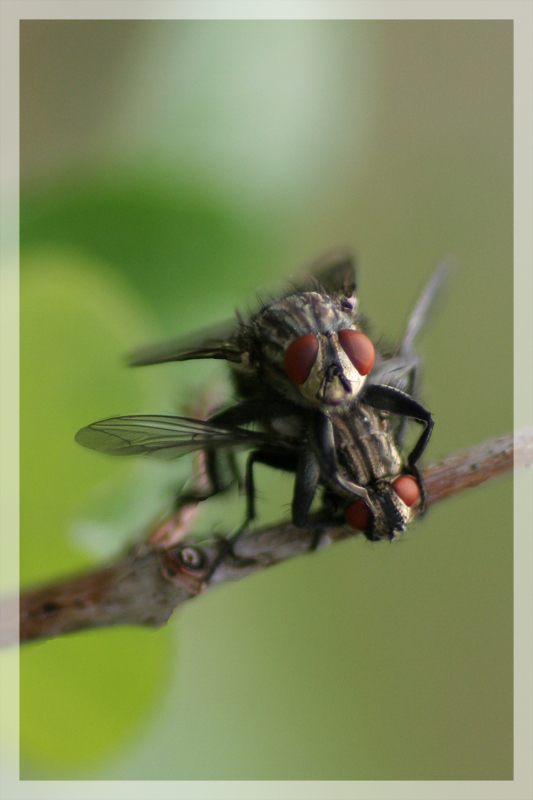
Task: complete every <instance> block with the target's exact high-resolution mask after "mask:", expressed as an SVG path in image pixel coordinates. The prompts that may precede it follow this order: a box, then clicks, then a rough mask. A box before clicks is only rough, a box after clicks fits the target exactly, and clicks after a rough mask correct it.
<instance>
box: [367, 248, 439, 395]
mask: <svg viewBox="0 0 533 800" xmlns="http://www.w3.org/2000/svg"><path fill="white" fill-rule="evenodd" d="M450 269H451V268H450V264H449V263H448V262H442V263H441V264H440V265H439V266H438V267H437V269H436V270H435V272H434V273H433V275H432V277H431V278H430V280H429V281H428V283H427V284H426V286H425V288H424V291H423V292H422V294H421V295H420V298H419V300H418V302H417V304H416V306H415V309H414V311H413V313H412V314H411V317H410V318H409V322H408V323H407V330H406V333H405V336H404V339H403V342H402V344H401V346H400V349H399V351H398V353H397V354H396V355H395V356H393V357H392V358H387V359H379V358H376V363H375V365H374V368H373V370H372V372H371V374H370V377H369V379H368V384H391V385H393V386H395V387H396V388H398V389H402V391H405V392H408V393H412V392H413V391H414V390H415V385H416V378H417V374H418V370H419V366H420V357H419V355H418V354H417V353H416V352H415V350H414V347H415V346H416V343H417V341H418V338H419V336H420V334H421V332H422V331H423V329H424V328H425V326H426V324H427V322H428V319H429V317H430V316H431V314H432V312H433V311H434V309H435V306H436V304H437V301H438V299H439V297H440V295H441V293H442V290H443V288H444V286H445V284H446V282H447V281H448V279H449V276H450Z"/></svg>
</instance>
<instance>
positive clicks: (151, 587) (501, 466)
mask: <svg viewBox="0 0 533 800" xmlns="http://www.w3.org/2000/svg"><path fill="white" fill-rule="evenodd" d="M513 460H514V461H515V462H516V463H517V465H523V466H526V465H531V464H532V463H533V429H527V430H525V431H523V432H522V433H521V434H518V435H517V436H516V437H515V439H514V445H513V436H512V434H509V435H507V436H503V437H501V438H499V439H492V440H489V441H487V442H485V443H483V444H481V445H477V446H476V447H473V448H471V449H469V450H464V451H462V452H460V453H457V454H455V455H453V456H450V457H449V458H447V459H446V460H445V461H442V462H438V463H434V464H431V465H429V466H428V467H427V469H426V470H425V471H424V472H423V476H424V480H425V484H426V490H427V496H428V505H429V504H433V503H436V502H437V501H439V500H442V499H444V498H445V497H448V496H450V495H451V494H455V492H458V491H461V490H463V489H465V488H467V487H472V486H477V485H478V484H480V483H483V482H484V481H486V480H488V479H489V478H494V477H496V476H499V475H502V474H504V473H505V472H508V471H509V470H510V469H511V468H512V466H513ZM189 516H190V515H189V514H184V513H183V509H182V510H181V511H180V512H179V513H177V514H175V515H173V516H172V517H170V518H169V519H168V520H167V521H166V522H165V523H164V525H163V526H161V527H159V528H158V529H156V530H155V531H153V532H152V534H151V536H150V538H149V540H148V541H147V542H145V543H142V544H138V545H136V546H135V547H134V548H133V549H132V550H131V552H130V553H129V554H128V555H126V556H124V557H122V558H121V559H120V560H119V561H117V562H116V563H114V564H111V565H110V566H107V567H104V568H99V569H96V570H94V571H93V572H88V573H84V574H82V575H80V576H78V577H75V578H70V579H68V580H65V581H61V582H59V583H56V584H53V585H50V586H46V587H44V588H40V589H33V590H29V591H26V592H23V593H22V595H21V597H20V641H21V642H28V641H31V640H34V639H44V638H49V637H52V636H60V635H62V634H64V633H69V632H71V631H78V630H83V629H87V628H101V627H107V626H111V625H153V626H160V625H164V624H165V623H166V622H167V620H168V619H169V617H170V615H171V614H172V612H173V611H174V609H175V608H177V607H178V606H179V605H181V604H182V603H183V602H185V600H189V599H190V598H192V597H194V596H195V595H197V594H199V593H200V592H202V591H204V590H206V589H207V588H209V587H211V586H214V585H216V584H219V583H224V582H226V581H233V580H239V579H240V578H243V577H245V576H246V575H249V574H251V573H252V572H256V571H257V570H259V569H263V568H265V567H268V566H271V565H273V564H277V563H279V562H281V561H284V560H285V559H287V558H292V557H293V556H297V555H301V554H303V553H306V552H309V551H310V550H311V549H312V548H313V544H314V542H315V541H316V535H317V530H316V529H314V530H305V529H300V528H296V527H294V525H291V524H288V523H283V524H279V525H275V526H273V527H268V528H262V529H259V530H257V531H254V532H252V533H250V534H248V535H246V536H244V535H243V536H242V537H241V538H240V539H239V541H238V542H237V544H236V546H235V550H234V552H230V551H227V548H225V546H224V541H223V540H219V539H214V540H211V541H208V542H205V543H202V544H201V545H199V544H198V543H196V542H190V543H185V542H184V541H183V536H184V534H185V532H186V528H187V522H186V521H187V520H188V518H189ZM184 520H185V522H184ZM320 533H321V537H320V539H319V547H320V548H322V547H327V546H329V545H330V544H333V543H334V542H336V541H340V540H342V539H346V538H348V537H351V536H353V535H354V531H353V530H352V529H349V528H347V527H345V526H340V525H338V524H337V525H331V524H323V525H321V528H320ZM16 612H17V605H16V600H15V599H14V598H12V599H8V598H6V599H5V600H4V601H3V602H2V604H1V625H0V645H6V644H12V643H15V642H16V641H17V631H16V624H17V616H18V615H17V613H16Z"/></svg>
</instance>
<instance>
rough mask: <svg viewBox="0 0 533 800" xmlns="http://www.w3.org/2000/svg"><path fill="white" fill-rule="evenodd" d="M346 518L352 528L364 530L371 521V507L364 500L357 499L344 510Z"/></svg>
mask: <svg viewBox="0 0 533 800" xmlns="http://www.w3.org/2000/svg"><path fill="white" fill-rule="evenodd" d="M344 519H345V520H346V522H347V523H348V525H349V526H350V527H351V528H355V529H356V530H358V531H364V530H366V527H367V525H368V523H369V521H370V509H369V507H368V506H367V504H366V503H365V501H364V500H356V501H355V503H352V504H351V505H350V506H348V508H347V509H346V511H345V512H344Z"/></svg>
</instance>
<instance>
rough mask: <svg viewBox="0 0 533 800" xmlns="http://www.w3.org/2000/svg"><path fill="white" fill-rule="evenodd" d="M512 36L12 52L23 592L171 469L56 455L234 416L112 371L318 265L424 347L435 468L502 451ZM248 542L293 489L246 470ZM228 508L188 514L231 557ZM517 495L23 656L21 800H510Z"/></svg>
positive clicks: (42, 30) (71, 40) (64, 570)
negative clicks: (231, 798)
mask: <svg viewBox="0 0 533 800" xmlns="http://www.w3.org/2000/svg"><path fill="white" fill-rule="evenodd" d="M512 59H513V53H512V22H508V21H398V22H394V21H382V22H367V21H365V22H359V21H353V22H351V21H350V22H344V21H341V22H329V21H320V22H314V21H303V22H300V21H294V22H293V21H287V22H285V21H284V22H239V21H236V22H232V21H205V22H181V21H164V22H150V21H140V22H128V21H24V22H22V23H21V178H22V184H21V581H22V583H23V585H29V584H32V583H38V582H42V581H46V580H49V579H52V578H56V577H58V576H60V575H63V574H69V573H72V572H74V571H76V570H79V569H82V568H85V567H87V566H89V565H91V564H96V563H99V562H101V561H102V560H103V559H105V558H108V557H111V556H112V555H113V554H114V553H117V552H119V551H120V550H121V548H122V547H123V546H124V545H125V543H127V542H128V541H131V540H133V539H135V538H137V537H139V536H141V535H142V534H143V531H144V530H145V528H146V526H147V525H148V524H149V523H150V521H151V520H153V519H154V518H155V517H157V515H158V514H159V513H161V512H163V511H164V510H165V509H166V508H167V507H168V504H169V503H170V501H171V498H172V492H173V490H174V489H175V487H176V485H178V484H179V482H180V481H182V480H184V479H185V478H186V476H187V473H188V470H189V469H190V462H186V461H184V462H183V463H176V464H170V465H165V466H161V465H159V464H156V463H150V462H144V461H140V462H139V461H134V460H132V461H131V462H129V461H122V460H120V459H117V460H113V459H110V458H106V457H105V456H101V455H99V454H95V453H92V452H89V451H87V450H82V448H79V447H78V446H77V445H75V443H74V440H73V437H74V434H75V432H76V431H77V430H78V429H79V428H80V427H82V426H83V425H86V424H88V423H89V422H92V421H94V420H96V419H99V418H102V417H107V416H113V415H115V414H133V413H143V412H151V413H172V412H173V411H175V410H182V409H183V407H184V404H186V403H187V402H189V401H190V399H191V397H193V396H194V391H195V387H200V388H201V387H205V386H212V385H215V386H216V387H220V388H217V390H216V391H217V392H218V391H219V392H220V396H221V397H226V398H227V397H229V396H230V395H229V388H228V386H227V384H226V383H225V371H224V369H223V366H221V365H217V364H213V363H205V364H182V365H179V364H176V365H163V366H161V367H154V368H152V369H146V370H138V371H135V370H128V369H127V368H126V367H125V366H124V361H123V356H124V353H126V352H127V351H128V350H130V349H132V348H133V347H135V346H137V345H139V344H144V343H146V342H149V341H152V340H154V339H157V338H160V337H166V336H172V335H178V334H180V333H185V332H188V331H190V330H191V329H195V328H198V327H200V326H203V325H206V324H209V323H211V322H215V321H217V320H219V319H223V318H226V317H227V316H230V315H231V314H232V312H233V310H234V308H235V307H236V306H238V307H240V308H246V306H247V303H248V302H249V301H250V300H251V299H252V298H253V292H254V290H255V289H256V288H258V287H265V286H266V287H272V286H273V285H275V284H276V283H277V282H278V281H279V280H280V279H281V278H283V277H285V276H287V275H290V274H296V273H297V272H298V271H299V270H300V269H301V268H302V267H303V266H304V265H305V264H306V263H308V262H309V261H310V260H312V259H313V258H314V257H316V256H318V255H320V254H321V253H322V252H323V251H325V250H327V249H330V248H332V247H334V246H337V245H349V246H352V247H353V248H354V249H355V250H356V252H357V254H358V259H359V297H360V304H361V309H362V310H363V311H364V312H365V314H367V315H368V316H369V317H370V319H371V320H372V322H373V323H374V329H375V331H376V335H377V336H380V335H383V336H384V337H385V338H386V339H388V340H393V341H394V340H397V339H398V337H399V335H400V334H401V332H402V329H403V325H404V323H405V320H406V318H407V316H408V313H409V311H410V309H411V308H412V305H413V302H414V301H415V299H416V297H417V295H418V292H419V291H420V290H421V288H422V287H423V286H424V284H425V282H426V280H427V279H428V277H429V276H430V274H431V273H432V271H433V269H434V268H435V266H436V264H437V262H438V261H439V259H441V258H442V257H443V256H446V255H450V254H451V255H453V256H455V257H456V258H457V259H458V267H457V268H456V270H455V273H454V277H453V281H452V283H451V286H450V290H449V292H448V294H447V296H446V298H445V302H443V304H442V307H441V310H440V313H439V315H438V316H436V317H435V319H434V320H433V321H432V324H431V326H430V328H429V330H428V335H427V337H426V339H425V340H424V347H423V350H424V355H425V358H426V361H425V379H426V388H425V391H424V396H423V400H424V401H425V403H426V405H427V406H428V407H429V408H430V410H431V411H432V412H433V413H434V417H435V423H436V424H435V432H434V435H433V438H432V441H431V444H430V447H429V449H428V452H427V456H426V458H427V460H433V459H436V458H439V457H443V456H446V455H447V454H449V453H452V452H454V451H455V450H457V449H459V448H463V447H467V446H469V445H472V444H475V443H477V442H481V441H483V440H484V439H486V438H489V437H492V436H495V435H499V434H503V433H505V432H508V431H509V430H511V429H512V422H513V419H512V275H513V270H512V266H513V263H512V253H513V251H512V242H513V240H512V188H513V187H512V164H513V154H512V78H513V72H512V66H513V60H512ZM257 479H258V485H259V488H260V490H261V497H262V499H261V502H260V505H259V512H260V522H261V523H264V522H267V521H270V520H275V519H278V518H280V517H283V516H287V514H288V507H287V504H288V503H289V501H290V497H291V490H292V486H291V483H292V482H291V480H290V479H289V478H288V477H287V476H286V475H280V474H277V473H272V472H271V471H269V470H267V469H263V470H261V469H260V470H259V471H258V476H257ZM241 513H242V498H240V499H239V498H235V497H228V498H224V499H222V500H218V499H217V500H216V501H213V502H212V503H210V504H209V507H206V508H205V509H204V510H203V513H202V516H201V517H199V519H198V523H197V526H196V527H197V533H198V535H202V534H207V533H209V532H210V531H212V530H216V531H218V532H228V531H229V530H231V527H232V525H233V524H234V523H235V521H236V520H237V519H239V517H240V515H241ZM512 521H513V520H512V481H511V479H510V478H506V479H503V480H500V481H498V482H496V483H494V484H489V485H486V486H483V487H479V488H478V489H475V490H470V491H468V492H465V493H464V494H462V495H460V496H458V497H457V498H454V499H451V500H449V501H447V502H445V503H443V504H441V505H438V506H436V507H435V508H432V509H431V510H430V512H429V513H428V515H427V517H426V518H425V519H424V520H423V521H422V522H420V523H417V524H415V525H413V526H412V527H411V529H410V530H409V531H408V532H407V533H406V534H405V535H404V536H403V538H402V540H401V541H399V542H395V543H394V544H393V545H392V546H387V545H374V546H373V545H370V544H369V543H367V542H366V541H364V540H362V539H354V540H353V541H349V542H346V543H344V544H341V545H337V546H335V547H333V548H331V549H329V550H326V551H322V552H321V553H319V554H315V555H310V556H309V557H304V558H299V559H296V560H294V561H292V562H289V563H286V564H283V565H282V566H280V567H277V568H275V569H272V570H269V571H265V572H264V574H260V575H257V576H254V577H252V578H248V579H246V580H244V581H242V582H241V583H239V584H235V585H228V586H224V587H222V588H220V589H218V590H216V591H213V592H209V593H208V594H207V595H206V596H204V597H201V598H199V599H197V600H195V602H193V603H190V604H189V605H188V607H186V608H184V609H183V610H182V611H180V612H179V613H177V614H175V615H174V617H173V618H172V619H171V621H170V623H169V625H168V626H167V627H166V628H164V629H162V630H160V631H156V632H154V631H146V630H134V629H131V630H130V629H117V630H106V631H95V632H91V633H80V634H75V635H70V636H67V637H64V638H62V639H59V640H56V641H50V642H46V643H41V644H35V645H31V646H26V647H25V648H23V650H22V652H21V673H20V674H21V701H20V710H21V728H20V737H21V738H20V741H21V777H23V778H27V779H46V778H50V779H51V778H75V779H89V778H90V779H98V780H105V779H130V780H141V779H144V780H147V779H162V780H170V779H182V780H185V779H187V780H193V779H195V780H200V779H204V780H207V779H220V780H231V779H235V780H237V779H249V780H251V779H257V780H259V779H262V780H268V779H269V780H282V779H286V780H291V779H294V780H296V779H300V780H510V779H511V778H512V774H513V773H512V763H513V762H512V698H513V694H512V610H513V609H512V530H513V527H512Z"/></svg>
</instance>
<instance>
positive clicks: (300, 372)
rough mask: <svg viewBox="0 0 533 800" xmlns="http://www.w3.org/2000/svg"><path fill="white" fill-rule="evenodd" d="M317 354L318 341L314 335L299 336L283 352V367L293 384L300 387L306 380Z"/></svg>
mask: <svg viewBox="0 0 533 800" xmlns="http://www.w3.org/2000/svg"><path fill="white" fill-rule="evenodd" d="M317 354H318V339H317V338H316V336H315V335H314V333H308V334H307V336H300V338H299V339H295V340H294V342H293V343H292V344H290V345H289V346H288V347H287V349H286V350H285V355H284V357H283V366H284V367H285V372H286V373H287V375H288V376H289V378H290V379H291V381H292V382H293V383H296V384H297V386H300V385H301V384H302V383H305V382H306V380H307V379H308V377H309V375H310V373H311V370H312V369H313V364H314V363H315V361H316V357H317Z"/></svg>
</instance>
